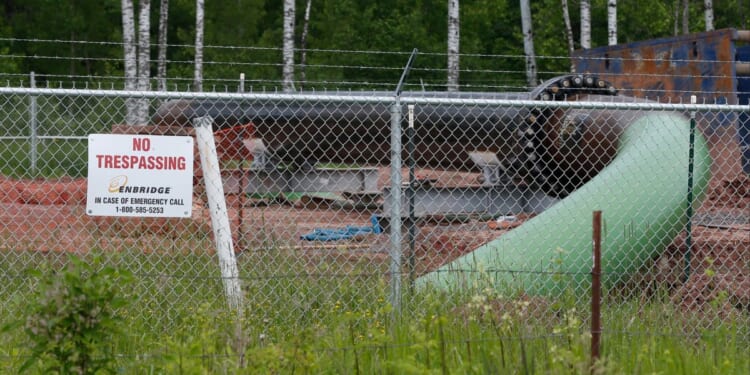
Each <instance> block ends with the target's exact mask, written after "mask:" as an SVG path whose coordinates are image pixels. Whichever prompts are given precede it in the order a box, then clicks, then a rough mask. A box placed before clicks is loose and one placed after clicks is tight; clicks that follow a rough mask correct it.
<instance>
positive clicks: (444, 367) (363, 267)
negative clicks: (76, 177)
mask: <svg viewBox="0 0 750 375" xmlns="http://www.w3.org/2000/svg"><path fill="white" fill-rule="evenodd" d="M83 259H84V261H86V262H88V263H87V264H90V265H91V266H86V267H81V266H80V265H79V266H77V268H76V267H72V268H69V266H67V265H69V264H72V265H74V266H75V265H76V263H75V262H73V263H71V262H70V260H69V258H68V256H67V255H61V254H39V253H24V252H19V253H6V254H4V256H3V257H2V258H0V298H2V300H3V301H5V302H4V303H3V304H0V309H1V310H2V311H1V314H0V316H2V319H3V321H2V324H3V325H6V327H9V326H8V324H9V323H12V322H14V321H15V322H18V321H19V320H20V321H23V322H27V317H28V316H32V315H30V314H31V312H32V311H37V312H38V311H42V312H44V314H46V315H45V316H48V317H54V316H55V310H53V309H49V308H46V307H44V306H47V305H44V304H41V303H40V298H42V297H43V296H50V295H54V294H50V293H49V292H48V291H49V290H53V291H57V293H59V291H60V290H62V289H61V287H60V286H61V285H71V286H73V287H75V286H78V288H73V289H69V290H70V292H68V293H70V296H69V297H70V298H74V297H75V296H77V295H81V296H86V297H85V298H93V299H90V300H91V301H99V303H100V304H102V305H105V304H106V303H107V301H110V299H109V298H112V297H115V296H116V297H117V298H118V304H117V305H116V310H114V311H115V313H114V315H113V320H112V321H110V325H105V326H104V327H103V328H105V329H102V330H99V331H96V335H95V336H94V338H96V339H97V340H98V341H97V342H99V343H100V345H104V346H105V347H104V348H100V349H101V350H99V349H97V351H96V352H95V353H98V354H97V355H98V357H96V356H94V357H91V358H88V359H89V360H92V361H93V360H106V361H105V362H106V363H107V368H109V369H113V370H114V371H116V372H119V373H170V374H171V373H186V374H193V373H247V374H279V373H283V374H292V373H303V374H304V373H309V374H313V373H314V374H317V373H346V374H373V373H382V374H411V373H414V374H427V373H443V374H496V373H525V374H581V373H589V372H590V366H591V358H590V356H589V345H590V335H589V333H588V331H587V323H586V321H587V319H588V314H589V312H588V311H587V310H586V308H580V307H577V306H576V303H574V302H572V301H573V300H571V299H568V298H564V299H563V300H561V301H557V300H553V299H528V298H517V296H513V295H505V296H503V295H501V293H500V291H495V290H490V289H486V290H480V291H478V292H473V293H472V294H468V295H460V294H450V295H448V294H444V293H436V292H432V291H429V290H422V291H418V292H416V293H413V294H412V293H408V292H407V293H406V294H405V295H404V296H403V309H402V311H401V312H400V313H398V314H397V313H396V312H394V311H393V309H392V307H391V306H390V304H389V302H388V301H389V291H390V289H389V288H390V285H389V284H388V279H387V274H386V272H385V271H386V270H387V265H385V267H383V265H379V264H375V263H372V262H361V263H358V262H352V261H351V260H350V259H349V258H347V257H340V258H337V257H328V258H315V259H312V258H310V257H309V256H302V255H300V254H297V253H293V252H284V251H281V250H278V249H273V248H271V249H266V250H258V251H253V252H248V253H243V254H241V255H239V256H238V263H239V268H240V274H241V278H242V288H243V292H244V296H243V298H244V304H243V308H242V311H241V314H237V312H236V311H232V310H230V309H228V308H227V306H226V302H225V299H224V294H223V284H222V280H221V278H220V275H219V269H218V268H219V267H218V261H217V259H216V257H215V256H213V255H196V254H192V253H186V254H171V253H158V252H153V253H149V254H143V253H142V252H141V251H139V249H137V248H135V247H134V248H133V249H132V251H129V250H128V251H121V252H116V253H99V254H95V255H94V254H91V255H87V256H83ZM117 269H122V270H127V272H126V273H125V272H123V273H118V272H117ZM97 270H103V271H104V272H105V275H104V276H106V278H104V279H96V278H92V277H87V275H89V276H90V275H91V273H92V272H98V271H97ZM121 274H122V275H127V277H125V276H123V278H122V279H121V282H113V279H112V278H113V277H119V275H121ZM59 278H62V279H59ZM102 280H104V281H102ZM50 285H53V286H56V289H51V288H50ZM110 290H114V291H116V294H115V295H113V294H111V293H110V292H109V291H110ZM105 297H106V298H105ZM79 298H84V297H79ZM123 299H124V300H125V301H126V302H125V303H122V300H123ZM610 303H612V305H610ZM40 306H42V307H44V308H43V309H42V308H41V307H40ZM84 306H88V305H84ZM30 308H33V309H31V311H30ZM92 308H93V307H92ZM66 311H67V310H66ZM75 311H78V310H75ZM603 311H604V313H603V322H604V327H605V330H604V334H603V339H602V343H603V346H602V358H601V360H600V361H599V362H597V363H596V364H594V367H595V370H596V373H601V374H620V373H628V374H640V373H643V374H650V373H669V374H672V373H675V374H677V373H679V374H683V373H684V374H706V373H722V374H747V373H750V355H748V349H747V348H748V340H749V339H750V332H748V331H749V328H748V327H747V324H746V323H747V319H748V316H747V315H746V314H745V315H736V316H734V317H733V318H732V319H729V320H723V321H721V320H719V318H718V315H711V312H707V314H708V315H703V316H690V315H688V314H685V313H683V312H681V311H680V310H679V309H677V308H675V307H674V306H673V305H672V304H671V303H670V302H669V300H668V299H666V298H652V299H649V300H647V301H646V302H645V303H644V302H643V301H640V300H639V301H627V300H625V301H617V302H616V304H614V302H611V301H610V302H608V303H605V308H604V310H603ZM86 312H87V311H86V310H84V311H83V312H82V313H86ZM87 316H90V314H89V315H87ZM49 319H50V320H51V319H52V318H49ZM706 322H708V323H706ZM115 323H117V326H116V327H115V326H114V325H115ZM719 323H721V324H719ZM742 323H745V324H742ZM11 326H12V324H11ZM73 327H75V326H74V325H73ZM71 331H72V332H73V336H75V332H76V331H75V330H71ZM0 337H1V338H0V340H2V343H3V345H1V346H0V368H1V369H3V372H7V373H15V372H17V371H18V370H19V369H21V366H23V365H24V364H26V365H27V366H28V371H29V372H31V373H37V372H39V373H41V372H44V370H45V369H49V368H54V366H53V365H55V364H56V363H58V362H59V361H58V362H55V361H56V360H57V359H56V358H55V357H53V356H52V357H51V356H47V355H40V354H38V353H37V354H35V353H36V352H34V351H33V350H32V349H30V346H29V342H30V341H29V340H30V338H29V336H28V335H27V334H26V333H25V332H24V331H23V330H22V329H11V328H8V329H6V330H5V331H4V332H3V334H2V336H0ZM61 342H62V343H63V345H64V343H65V340H63V341H61ZM73 342H76V343H79V344H81V343H82V342H83V341H73ZM101 343H103V344H101ZM81 345H83V344H81ZM83 347H85V345H84V346H83ZM30 359H31V361H30ZM105 362H102V363H105ZM51 366H52V367H51Z"/></svg>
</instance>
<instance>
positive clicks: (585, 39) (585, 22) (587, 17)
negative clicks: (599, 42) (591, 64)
mask: <svg viewBox="0 0 750 375" xmlns="http://www.w3.org/2000/svg"><path fill="white" fill-rule="evenodd" d="M581 48H583V49H589V48H591V0H581Z"/></svg>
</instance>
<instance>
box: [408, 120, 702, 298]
mask: <svg viewBox="0 0 750 375" xmlns="http://www.w3.org/2000/svg"><path fill="white" fill-rule="evenodd" d="M696 133H698V134H696V135H695V143H694V147H695V148H694V160H695V164H694V170H693V191H694V192H695V194H694V201H693V202H694V206H693V207H696V208H697V205H698V203H699V202H700V200H701V199H702V196H703V194H704V193H705V191H706V187H707V185H708V181H709V177H710V164H711V159H710V157H709V153H708V147H707V144H706V141H705V139H704V138H703V137H702V136H701V135H700V134H699V132H696ZM689 145H690V123H689V121H688V120H687V119H686V118H684V117H683V116H679V115H677V114H664V113H659V114H647V115H643V116H642V117H639V118H637V119H635V120H634V121H633V123H632V124H630V125H629V126H628V127H627V129H626V130H625V132H624V133H623V135H622V136H621V138H620V143H619V146H618V152H617V157H616V158H615V159H614V160H613V161H612V162H611V163H610V164H609V165H608V166H607V167H606V168H604V169H603V170H602V171H601V172H600V173H599V174H598V175H597V176H596V177H594V178H593V179H592V180H591V181H589V182H588V183H587V184H585V185H584V186H582V187H581V188H579V189H578V190H576V191H575V192H573V193H572V194H570V195H569V196H568V197H566V198H565V199H563V200H562V201H560V202H558V203H557V204H555V205H554V206H552V207H550V208H549V209H547V210H546V211H544V212H543V213H542V214H540V215H539V216H536V217H534V218H532V219H531V220H529V221H527V222H525V223H524V224H523V225H521V226H519V227H518V228H516V229H514V230H512V231H510V232H508V233H506V234H504V235H502V236H501V237H499V238H497V239H495V240H493V241H491V242H489V243H487V244H485V245H483V246H481V247H479V248H477V249H476V250H474V251H472V252H471V253H468V254H466V255H464V256H462V257H460V258H458V259H456V260H455V261H453V262H451V263H448V264H446V265H444V266H442V267H440V268H439V269H437V270H435V271H432V272H430V273H427V274H425V275H423V276H421V277H420V278H419V279H418V280H417V285H420V286H424V287H430V286H432V287H434V288H436V289H442V290H466V289H467V288H486V287H493V288H496V289H498V290H507V291H511V292H523V293H525V294H528V295H547V296H549V295H553V294H554V293H560V292H561V291H562V290H563V289H565V288H566V287H567V286H573V287H581V286H584V285H589V284H590V278H591V275H590V272H591V267H592V265H593V257H592V231H593V229H592V212H593V211H596V210H601V211H602V217H603V219H604V220H603V234H602V260H601V262H602V272H603V276H602V282H603V285H604V286H605V287H611V286H612V285H615V284H616V283H618V282H621V281H625V280H628V279H629V277H630V276H632V275H633V273H634V272H636V271H637V270H639V269H640V268H641V267H642V266H643V265H644V264H645V263H646V262H647V261H648V260H649V259H652V258H654V257H655V256H657V255H658V254H660V253H661V252H662V251H663V250H664V249H665V248H666V246H667V245H668V244H669V243H670V242H671V241H672V240H673V239H674V238H675V236H677V234H678V233H679V232H680V231H681V230H683V229H684V227H685V225H686V223H687V215H686V211H687V199H688V198H687V197H688V185H689V184H688V167H689V160H688V156H689Z"/></svg>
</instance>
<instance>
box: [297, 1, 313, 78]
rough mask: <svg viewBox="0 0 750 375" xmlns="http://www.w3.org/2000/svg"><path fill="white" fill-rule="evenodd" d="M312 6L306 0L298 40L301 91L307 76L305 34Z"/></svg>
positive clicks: (310, 2) (308, 25)
mask: <svg viewBox="0 0 750 375" xmlns="http://www.w3.org/2000/svg"><path fill="white" fill-rule="evenodd" d="M311 6H312V0H307V5H305V20H304V24H303V25H302V37H301V38H300V43H299V48H300V51H301V52H302V54H301V56H300V60H299V64H300V72H299V80H300V89H302V87H301V86H302V85H304V84H305V81H306V80H307V75H306V73H305V70H306V65H307V32H308V30H309V27H310V7H311Z"/></svg>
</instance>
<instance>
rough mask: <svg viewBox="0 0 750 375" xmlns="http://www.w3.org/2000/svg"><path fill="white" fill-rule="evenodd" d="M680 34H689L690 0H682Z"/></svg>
mask: <svg viewBox="0 0 750 375" xmlns="http://www.w3.org/2000/svg"><path fill="white" fill-rule="evenodd" d="M682 34H683V35H684V34H690V0H682Z"/></svg>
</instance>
